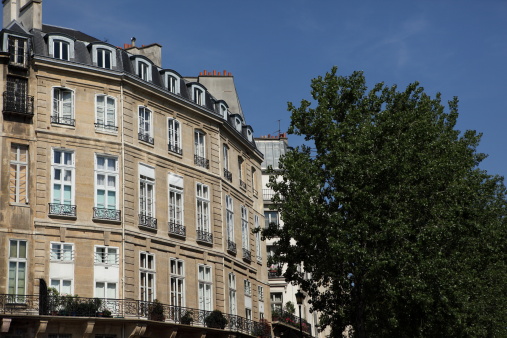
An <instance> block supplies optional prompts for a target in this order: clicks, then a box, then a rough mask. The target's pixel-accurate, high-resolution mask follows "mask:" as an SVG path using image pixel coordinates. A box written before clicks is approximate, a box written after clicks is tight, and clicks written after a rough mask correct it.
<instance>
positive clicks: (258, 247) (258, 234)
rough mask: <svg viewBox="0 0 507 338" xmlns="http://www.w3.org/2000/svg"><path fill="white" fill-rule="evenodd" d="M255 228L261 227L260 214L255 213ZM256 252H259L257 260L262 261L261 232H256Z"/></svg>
mask: <svg viewBox="0 0 507 338" xmlns="http://www.w3.org/2000/svg"><path fill="white" fill-rule="evenodd" d="M254 228H255V229H258V228H259V215H254ZM255 252H256V253H257V262H259V263H262V252H261V232H260V231H257V232H256V233H255Z"/></svg>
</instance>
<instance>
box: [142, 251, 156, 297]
mask: <svg viewBox="0 0 507 338" xmlns="http://www.w3.org/2000/svg"><path fill="white" fill-rule="evenodd" d="M139 272H140V282H139V286H140V293H141V297H140V299H141V300H142V301H148V302H153V300H154V299H155V255H154V254H149V253H147V252H141V253H140V255H139Z"/></svg>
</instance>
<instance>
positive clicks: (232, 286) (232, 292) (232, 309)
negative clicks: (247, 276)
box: [229, 272, 237, 315]
mask: <svg viewBox="0 0 507 338" xmlns="http://www.w3.org/2000/svg"><path fill="white" fill-rule="evenodd" d="M236 303H237V301H236V275H234V273H232V272H231V273H230V274H229V313H230V314H231V315H236V314H237V313H236V311H237V310H236Z"/></svg>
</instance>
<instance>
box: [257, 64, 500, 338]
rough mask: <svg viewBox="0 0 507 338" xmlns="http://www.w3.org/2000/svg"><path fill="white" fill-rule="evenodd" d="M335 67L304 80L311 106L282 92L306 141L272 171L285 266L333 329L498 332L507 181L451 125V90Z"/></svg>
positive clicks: (409, 333) (294, 128)
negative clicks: (432, 91) (444, 100)
mask: <svg viewBox="0 0 507 338" xmlns="http://www.w3.org/2000/svg"><path fill="white" fill-rule="evenodd" d="M336 72H337V68H336V67H335V68H333V69H332V71H331V72H329V73H327V74H326V76H325V77H320V76H319V77H318V78H316V79H314V80H312V85H311V88H312V91H311V94H312V97H313V100H314V101H313V102H316V107H315V108H312V107H311V104H312V102H310V101H307V100H303V101H301V104H300V106H299V107H296V106H294V105H293V104H292V103H289V110H290V111H291V112H292V120H291V125H290V128H289V133H291V134H296V135H304V136H305V140H306V141H310V142H311V143H313V148H309V147H307V146H301V147H297V148H295V149H294V150H293V151H291V152H289V153H287V154H286V156H285V157H284V158H283V159H282V160H281V165H280V166H281V170H280V171H277V172H273V173H272V174H273V175H274V176H273V177H272V178H271V181H270V182H271V183H270V186H271V187H272V189H273V190H274V191H275V193H276V194H275V197H274V198H273V202H275V206H276V208H277V209H278V210H279V211H280V213H281V217H282V219H283V222H284V225H283V227H280V228H276V227H272V228H270V229H266V230H263V236H264V237H268V238H272V237H278V238H279V241H278V249H277V253H276V255H275V257H274V260H275V262H280V263H285V264H286V265H287V270H286V272H285V274H284V275H285V278H286V279H287V280H288V281H291V282H294V283H296V284H300V286H301V288H302V289H303V291H305V292H306V293H307V294H308V297H309V299H310V302H311V304H312V307H313V309H314V310H316V311H320V312H321V314H322V318H321V324H322V325H323V326H327V325H329V326H331V328H332V332H333V336H341V333H342V331H343V330H344V329H345V328H347V327H349V328H350V326H349V325H351V327H352V331H351V333H352V335H353V337H494V336H495V337H505V336H507V328H506V326H507V314H506V313H507V308H506V306H507V305H506V304H507V297H506V294H507V290H506V288H507V269H506V262H507V257H506V256H507V248H506V242H507V231H506V225H505V221H504V216H505V214H506V198H505V197H506V196H505V187H504V185H503V178H502V177H499V176H491V175H488V174H487V173H486V172H485V171H483V170H481V169H479V167H478V164H479V163H480V162H481V161H482V160H483V159H484V158H485V155H484V154H482V153H478V152H477V151H476V148H477V146H478V144H479V140H480V137H481V135H480V134H477V133H476V132H475V131H470V130H468V131H465V132H464V133H461V132H460V131H459V130H456V129H455V127H456V121H457V118H458V100H457V98H454V99H453V100H452V101H450V102H448V108H447V109H445V107H444V106H443V105H442V104H441V96H440V94H437V95H436V97H435V98H431V97H430V96H429V95H427V94H425V93H424V90H423V88H422V87H420V86H419V84H418V83H414V84H410V85H409V86H408V87H407V88H406V90H404V91H398V90H397V87H396V86H392V87H388V86H386V85H384V84H383V83H379V84H377V85H375V86H374V88H373V89H372V90H368V89H367V87H366V82H365V78H364V76H363V74H362V72H354V73H352V75H350V76H346V77H343V76H337V74H336ZM446 111H447V112H446ZM300 264H302V265H303V266H304V270H305V271H306V272H310V273H311V279H309V280H308V279H305V278H304V277H305V276H304V274H302V273H301V272H298V269H297V267H298V266H299V265H300Z"/></svg>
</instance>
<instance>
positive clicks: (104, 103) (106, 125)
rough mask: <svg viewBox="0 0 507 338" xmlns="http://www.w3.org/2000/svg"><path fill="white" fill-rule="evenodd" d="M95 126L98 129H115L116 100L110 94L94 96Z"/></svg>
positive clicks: (116, 128)
mask: <svg viewBox="0 0 507 338" xmlns="http://www.w3.org/2000/svg"><path fill="white" fill-rule="evenodd" d="M95 109H96V111H95V127H96V128H97V129H100V130H107V131H117V130H118V127H117V126H116V100H115V99H114V97H112V96H108V95H97V96H96V98H95Z"/></svg>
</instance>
